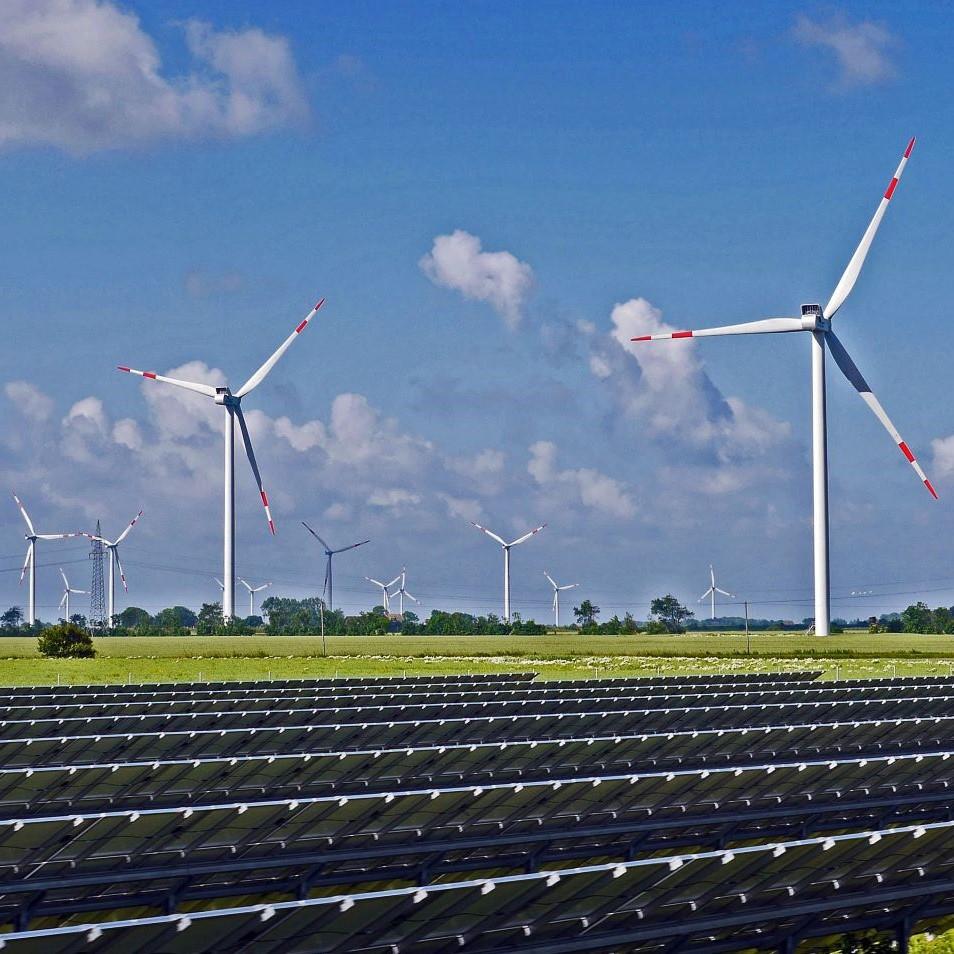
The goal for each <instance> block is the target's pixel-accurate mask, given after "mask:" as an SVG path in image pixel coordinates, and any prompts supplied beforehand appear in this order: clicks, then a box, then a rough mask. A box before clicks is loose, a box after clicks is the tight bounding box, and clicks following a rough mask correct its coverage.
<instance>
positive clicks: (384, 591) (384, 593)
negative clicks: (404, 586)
mask: <svg viewBox="0 0 954 954" xmlns="http://www.w3.org/2000/svg"><path fill="white" fill-rule="evenodd" d="M365 579H366V580H367V581H368V582H369V583H373V584H374V585H375V586H380V587H381V605H382V606H383V607H384V614H385V616H390V615H391V594H390V593H389V592H388V590H390V589H391V587H392V586H394V584H395V583H397V581H398V580H399V579H401V577H400V575H398V576H396V577H395V578H394V579H393V580H391V582H390V583H382V582H381V581H380V580H375V579H373V578H372V577H370V576H366V577H365Z"/></svg>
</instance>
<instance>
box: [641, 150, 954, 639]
mask: <svg viewBox="0 0 954 954" xmlns="http://www.w3.org/2000/svg"><path fill="white" fill-rule="evenodd" d="M912 149H914V140H913V139H912V140H911V141H910V142H909V143H908V146H907V149H905V150H904V155H903V156H902V157H901V162H900V164H899V165H898V168H897V169H896V170H895V173H894V175H893V176H892V177H891V181H890V182H889V183H888V188H887V189H885V191H884V195H883V196H882V198H881V202H880V203H879V204H878V208H877V209H876V210H875V214H874V216H873V218H872V219H871V222H870V223H869V224H868V228H867V229H866V230H865V233H864V235H862V237H861V241H860V242H859V243H858V247H857V248H856V249H855V254H854V255H852V256H851V260H850V261H849V262H848V267H847V268H846V269H845V271H844V273H843V274H842V276H841V278H840V280H839V281H838V284H837V285H836V286H835V290H834V292H832V296H831V298H830V299H829V301H828V304H827V305H826V306H825V308H824V310H823V309H822V307H821V305H819V304H809V305H802V308H801V316H800V317H798V318H765V319H762V320H760V321H749V322H745V323H744V324H737V325H723V326H721V327H717V328H702V329H700V330H698V331H673V332H668V333H665V334H657V335H640V336H639V337H637V338H633V339H632V340H633V341H657V340H659V339H664V338H702V337H707V336H709V335H751V334H775V333H781V332H789V331H807V332H810V333H811V336H812V338H811V351H812V490H813V497H814V504H813V511H814V520H813V524H814V543H815V553H814V571H815V633H816V634H817V635H818V636H827V635H828V634H829V632H830V620H831V580H830V574H829V568H828V420H827V416H828V415H827V405H826V395H825V350H826V345H827V348H828V350H829V351H831V356H832V357H833V358H834V359H835V364H837V365H838V367H839V369H840V370H841V373H842V374H844V376H845V377H846V378H847V379H848V381H849V383H850V384H851V386H852V387H853V388H854V389H855V390H856V391H857V392H858V393H859V394H860V395H861V399H862V400H863V401H864V402H865V404H867V405H868V407H870V408H871V410H872V412H873V413H874V415H875V417H877V418H878V420H879V421H880V422H881V424H882V425H883V427H884V428H885V430H887V432H888V433H889V434H890V435H891V440H893V441H894V442H895V444H897V445H898V448H899V449H900V451H901V453H902V454H904V456H905V458H906V459H907V461H908V463H910V464H911V466H912V467H913V468H914V471H915V473H916V474H917V475H918V478H919V479H920V480H921V482H922V483H923V484H924V486H925V487H926V488H927V489H928V491H929V492H930V494H931V496H933V497H935V498H936V497H937V492H936V491H935V489H934V487H933V486H932V484H931V481H930V480H928V478H927V475H926V474H925V473H924V471H923V470H922V469H921V465H920V464H918V462H917V458H916V457H915V456H914V453H913V452H912V451H911V449H910V448H909V447H908V445H907V444H906V443H905V442H904V440H902V438H901V435H900V434H899V433H898V431H897V428H895V426H894V424H892V423H891V419H890V418H889V417H888V415H887V413H886V412H885V409H884V408H883V407H882V406H881V402H880V401H879V400H878V399H877V398H876V397H875V395H874V392H873V391H872V390H871V388H870V386H869V385H868V382H867V381H866V380H865V379H864V377H863V376H862V374H861V372H860V371H859V370H858V367H857V366H856V365H855V363H854V361H852V359H851V357H850V356H849V354H848V352H847V351H846V350H845V346H844V345H843V344H842V343H841V341H840V340H839V339H838V337H837V336H836V335H835V332H834V331H832V319H833V318H834V317H835V315H836V314H837V312H838V309H839V308H841V306H842V305H843V304H844V303H845V300H846V299H847V298H848V296H849V294H851V290H852V289H853V288H854V287H855V282H856V281H857V280H858V276H859V275H860V274H861V268H862V266H863V265H864V263H865V258H866V257H867V255H868V250H869V249H870V248H871V243H872V241H873V240H874V237H875V233H876V232H877V231H878V226H879V225H880V224H881V220H882V218H884V213H885V211H886V210H887V208H888V203H889V202H890V201H891V197H892V196H893V195H894V192H895V189H896V188H897V187H898V182H899V180H900V179H901V174H902V173H903V172H904V167H905V166H906V165H907V162H908V159H909V158H910V156H911V150H912ZM813 226H814V227H817V223H813Z"/></svg>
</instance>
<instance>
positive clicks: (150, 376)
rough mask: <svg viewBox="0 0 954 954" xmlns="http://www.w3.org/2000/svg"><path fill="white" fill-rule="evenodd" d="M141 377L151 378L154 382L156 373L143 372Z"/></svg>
mask: <svg viewBox="0 0 954 954" xmlns="http://www.w3.org/2000/svg"><path fill="white" fill-rule="evenodd" d="M142 376H143V377H144V378H152V379H153V380H155V379H156V372H155V371H143V373H142Z"/></svg>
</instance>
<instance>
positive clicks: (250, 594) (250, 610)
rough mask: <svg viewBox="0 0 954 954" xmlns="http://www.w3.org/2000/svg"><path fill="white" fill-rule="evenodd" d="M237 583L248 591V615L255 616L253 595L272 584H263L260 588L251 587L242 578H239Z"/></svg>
mask: <svg viewBox="0 0 954 954" xmlns="http://www.w3.org/2000/svg"><path fill="white" fill-rule="evenodd" d="M239 582H240V583H241V584H242V586H244V587H245V589H247V590H248V615H249V616H254V615H255V594H256V593H258V592H260V591H261V590H264V589H267V588H268V587H270V586H271V585H272V584H271V583H263V584H262V585H261V586H252V584H251V583H247V582H246V581H245V580H243V579H242V577H239Z"/></svg>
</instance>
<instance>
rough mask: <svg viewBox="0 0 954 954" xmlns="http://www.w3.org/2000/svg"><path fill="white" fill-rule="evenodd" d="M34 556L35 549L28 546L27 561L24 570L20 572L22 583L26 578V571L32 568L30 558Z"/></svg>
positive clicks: (24, 563)
mask: <svg viewBox="0 0 954 954" xmlns="http://www.w3.org/2000/svg"><path fill="white" fill-rule="evenodd" d="M32 556H33V547H31V546H27V552H26V559H25V560H24V561H23V569H22V570H20V582H21V583H22V582H23V578H24V577H25V576H26V571H27V569H28V568H29V566H30V557H32Z"/></svg>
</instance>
